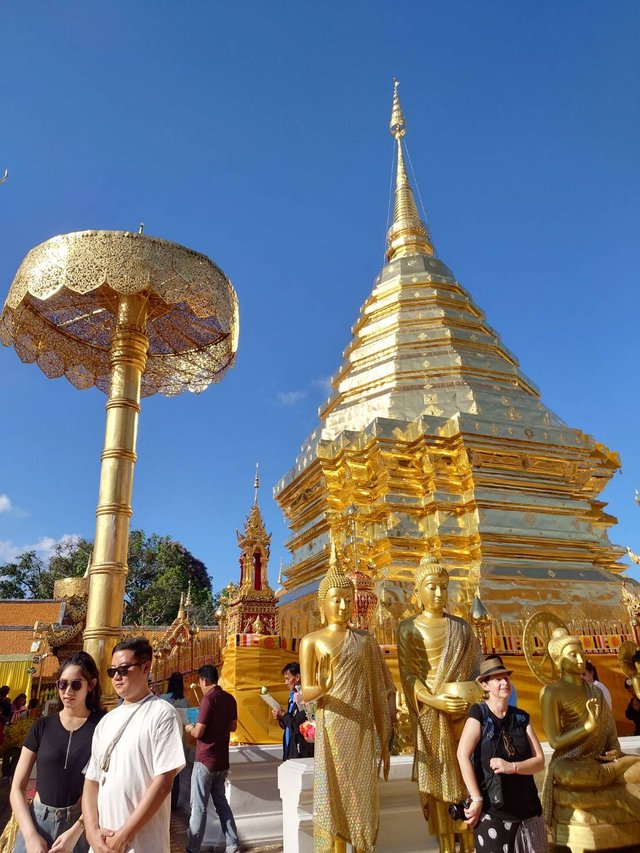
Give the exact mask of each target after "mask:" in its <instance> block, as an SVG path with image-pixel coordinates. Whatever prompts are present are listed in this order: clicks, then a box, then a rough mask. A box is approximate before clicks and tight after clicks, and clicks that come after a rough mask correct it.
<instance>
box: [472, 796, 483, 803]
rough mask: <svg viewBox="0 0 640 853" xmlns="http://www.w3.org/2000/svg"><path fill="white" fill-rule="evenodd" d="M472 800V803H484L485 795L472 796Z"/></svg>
mask: <svg viewBox="0 0 640 853" xmlns="http://www.w3.org/2000/svg"><path fill="white" fill-rule="evenodd" d="M471 802H472V803H483V802H484V797H471Z"/></svg>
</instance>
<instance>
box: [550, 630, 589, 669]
mask: <svg viewBox="0 0 640 853" xmlns="http://www.w3.org/2000/svg"><path fill="white" fill-rule="evenodd" d="M548 649H549V654H550V655H551V660H552V661H553V663H554V664H555V667H556V669H558V670H559V671H560V672H561V673H563V674H564V673H567V674H570V675H577V676H581V675H582V674H583V672H584V671H585V664H586V656H585V653H584V649H583V647H582V641H581V640H580V637H574V636H573V635H572V634H570V633H569V631H568V630H567V629H566V628H556V629H555V630H554V631H553V633H552V634H551V639H550V640H549V643H548Z"/></svg>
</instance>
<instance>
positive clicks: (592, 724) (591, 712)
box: [584, 699, 600, 732]
mask: <svg viewBox="0 0 640 853" xmlns="http://www.w3.org/2000/svg"><path fill="white" fill-rule="evenodd" d="M586 707H587V719H586V720H585V723H584V730H585V732H592V731H594V730H595V728H596V726H597V725H598V720H599V719H600V706H599V704H598V700H597V699H587V701H586Z"/></svg>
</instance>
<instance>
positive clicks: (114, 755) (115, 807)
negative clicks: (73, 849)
mask: <svg viewBox="0 0 640 853" xmlns="http://www.w3.org/2000/svg"><path fill="white" fill-rule="evenodd" d="M151 658H152V650H151V646H150V645H149V642H148V641H147V640H146V639H145V638H144V637H143V638H140V639H135V640H126V641H124V642H122V643H118V644H117V645H116V646H115V648H114V649H113V656H112V659H111V667H110V668H109V669H108V670H107V672H108V674H109V676H110V677H111V678H112V679H113V687H114V690H115V692H116V693H117V694H118V696H120V698H121V699H122V700H123V702H122V704H121V705H118V707H117V708H114V709H113V711H111V712H110V713H108V714H107V715H106V716H105V717H103V718H102V720H101V721H100V722H99V723H98V725H97V727H96V730H95V732H94V735H93V743H92V747H91V758H90V760H89V764H88V766H87V770H86V774H85V785H84V791H83V795H82V814H83V817H84V820H85V823H86V834H87V839H88V841H89V844H90V845H91V850H92V851H93V853H111V851H114V850H115V851H116V853H169V819H170V815H171V811H170V803H169V794H170V793H171V786H172V785H173V779H174V776H175V775H176V774H177V773H179V772H180V770H182V768H183V767H184V749H183V746H182V726H181V725H180V722H179V720H178V715H177V713H176V711H175V710H174V708H173V707H172V706H171V705H170V704H169V703H168V702H163V701H162V699H160V698H159V697H158V696H154V695H153V693H151V692H150V691H149V684H148V679H147V676H148V674H149V670H150V668H151Z"/></svg>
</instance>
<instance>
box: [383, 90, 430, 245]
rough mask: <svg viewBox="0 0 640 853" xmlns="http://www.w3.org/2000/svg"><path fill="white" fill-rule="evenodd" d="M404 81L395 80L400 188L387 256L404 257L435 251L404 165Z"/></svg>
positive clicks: (393, 114)
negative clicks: (402, 88) (402, 83)
mask: <svg viewBox="0 0 640 853" xmlns="http://www.w3.org/2000/svg"><path fill="white" fill-rule="evenodd" d="M399 85H400V82H399V81H398V80H396V79H395V77H394V80H393V104H392V107H391V121H390V122H389V130H390V131H391V135H392V136H393V137H394V139H395V140H396V142H397V146H398V162H397V168H396V191H395V204H394V209H393V223H392V225H391V228H389V231H388V232H387V259H388V260H389V261H392V260H394V259H395V258H403V257H406V256H407V255H419V254H425V255H433V254H434V250H433V243H432V242H431V235H430V234H429V229H428V228H427V226H426V225H425V224H424V222H423V221H422V219H421V218H420V214H419V213H418V208H417V207H416V202H415V198H414V197H413V190H412V189H411V185H410V184H409V178H408V176H407V170H406V168H405V165H404V153H403V150H402V138H403V136H405V134H406V132H407V123H406V121H405V118H404V113H403V112H402V105H401V104H400V95H399V94H398V86H399Z"/></svg>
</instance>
